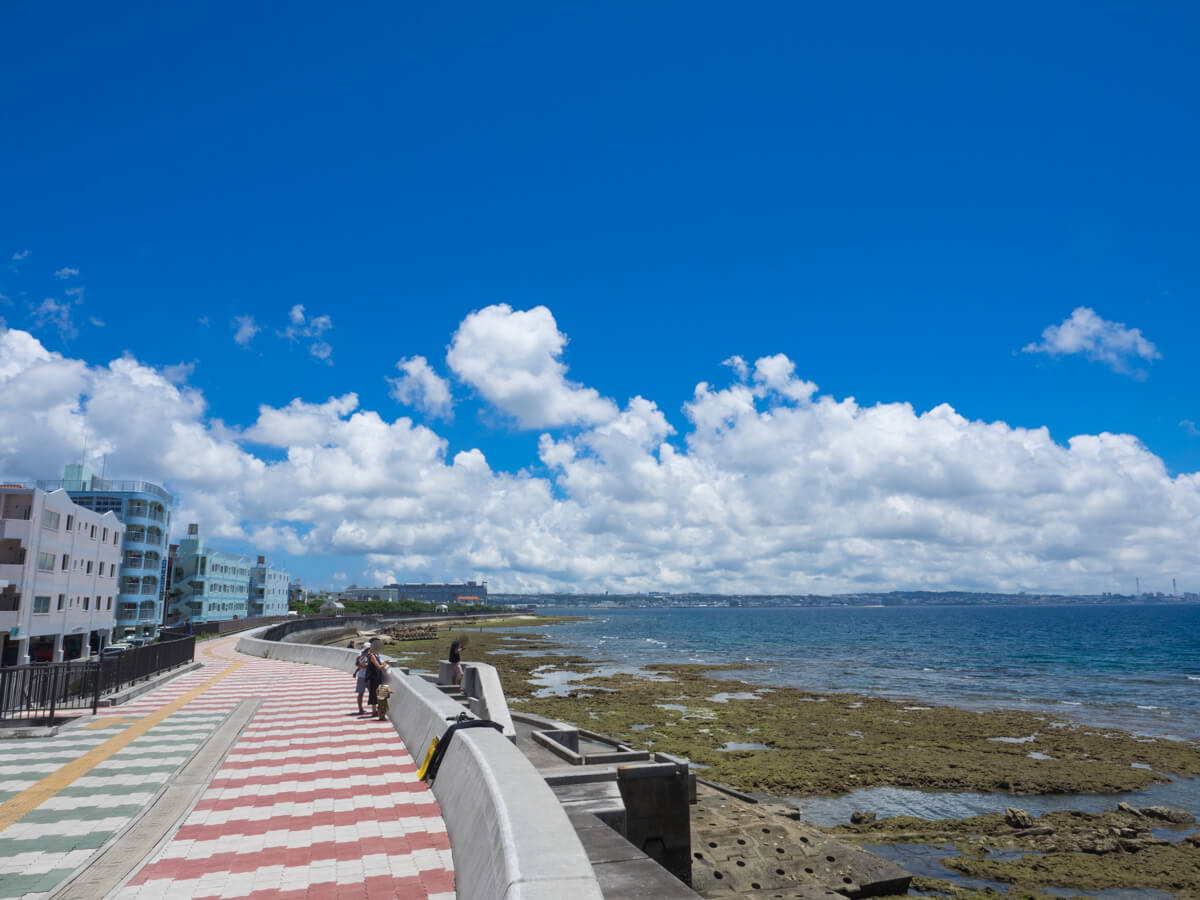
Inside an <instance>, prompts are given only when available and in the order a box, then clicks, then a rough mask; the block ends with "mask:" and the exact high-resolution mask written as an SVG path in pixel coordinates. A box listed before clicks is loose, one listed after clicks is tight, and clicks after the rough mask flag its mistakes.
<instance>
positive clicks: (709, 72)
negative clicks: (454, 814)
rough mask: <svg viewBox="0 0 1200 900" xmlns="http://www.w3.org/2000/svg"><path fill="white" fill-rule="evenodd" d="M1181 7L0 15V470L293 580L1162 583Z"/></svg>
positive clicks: (1187, 230) (1174, 415)
mask: <svg viewBox="0 0 1200 900" xmlns="http://www.w3.org/2000/svg"><path fill="white" fill-rule="evenodd" d="M232 22H236V23H237V27H231V25H230V23H232ZM1197 26H1200V9H1197V8H1194V7H1193V6H1191V5H1186V4H1164V5H1159V6H1156V7H1154V8H1152V9H1120V8H1096V7H1095V6H1094V5H1086V6H1085V5H1083V4H1073V3H1068V4H1064V5H1059V6H1056V7H1054V8H1052V9H1046V8H1040V9H1033V8H1029V9H1027V10H1023V9H1005V10H978V9H968V8H961V9H941V8H940V9H938V10H936V11H935V10H928V11H923V10H921V9H919V8H918V9H913V8H904V9H901V8H893V7H889V6H887V5H879V6H878V7H877V8H875V9H873V10H872V12H871V13H870V14H869V15H864V14H862V13H861V12H855V11H851V10H842V9H838V8H831V9H824V10H813V9H802V8H799V7H795V6H793V5H790V4H765V5H762V6H758V7H754V8H752V9H737V10H736V11H735V10H733V9H732V8H730V7H723V6H718V5H713V4H707V5H706V4H699V5H689V6H687V7H686V8H685V7H678V8H676V7H655V8H645V7H643V6H634V5H624V6H622V5H616V6H613V5H605V6H594V7H592V6H586V5H581V6H576V7H572V8H569V9H567V8H561V9H556V10H554V11H553V13H550V12H548V11H535V10H532V9H513V8H505V9H503V10H501V9H498V8H486V7H480V8H475V9H472V11H471V14H470V15H466V16H463V15H458V14H456V15H453V16H452V15H451V14H450V13H449V12H448V11H444V10H438V9H434V8H428V9H400V8H396V7H394V6H389V5H386V4H368V5H366V6H363V7H355V8H354V9H337V10H333V9H329V8H326V7H323V6H320V5H317V4H298V5H293V6H290V7H289V8H287V9H286V10H274V11H270V12H269V13H268V12H267V11H265V10H264V11H261V12H260V11H254V10H246V9H245V8H244V7H234V6H232V5H223V4H220V3H218V4H217V5H215V6H209V7H206V8H205V9H204V10H202V11H197V10H188V11H184V10H181V9H180V10H176V9H171V8H159V9H155V10H153V11H147V10H133V9H120V8H117V9H110V8H96V7H79V8H77V9H74V10H73V11H71V13H70V14H69V15H65V14H62V13H61V11H52V10H48V9H42V8H39V7H28V8H20V9H6V10H3V11H0V50H3V52H2V53H0V77H3V78H4V79H5V81H6V83H8V84H13V85H18V84H19V85H21V86H22V89H21V90H20V91H16V92H14V94H13V96H12V98H11V101H10V103H9V104H8V105H7V107H6V112H5V120H6V129H5V130H6V137H7V140H5V141H3V142H0V164H2V167H3V171H4V172H5V173H6V174H7V175H8V178H7V180H6V185H5V193H4V197H5V202H4V215H3V216H0V477H7V478H14V479H29V480H37V479H54V478H59V477H61V473H62V470H63V466H64V465H66V464H68V463H80V462H85V463H87V464H89V465H90V466H91V467H92V468H93V469H94V470H95V471H96V472H97V473H100V472H101V471H103V472H104V475H105V477H106V478H109V479H141V480H145V481H149V482H153V483H156V484H161V485H163V486H164V487H165V488H166V489H168V490H169V491H171V492H172V493H173V494H175V495H176V496H177V497H178V500H179V506H178V508H177V510H176V512H175V513H174V515H173V517H172V522H171V527H172V534H171V540H173V541H178V540H179V538H180V537H181V536H182V534H181V529H182V528H184V527H185V526H186V524H187V523H191V522H197V523H200V526H201V529H202V531H203V533H204V534H205V535H206V536H207V537H209V538H211V539H212V540H213V541H214V543H216V544H219V545H220V546H221V547H222V548H226V549H228V550H229V552H231V553H241V554H254V553H265V554H266V555H267V556H268V558H269V560H270V561H272V562H275V563H278V564H279V565H280V566H281V567H282V568H283V569H286V570H287V571H288V572H289V573H290V574H291V575H292V576H293V577H295V578H299V579H301V580H302V581H303V583H304V584H305V585H306V586H309V587H312V588H314V589H318V588H332V589H335V590H337V589H341V588H344V587H346V586H347V585H349V584H352V583H355V584H359V585H383V584H387V583H392V582H396V583H407V582H464V581H470V580H480V581H483V580H486V581H487V582H488V583H489V588H490V590H491V591H492V592H493V593H509V592H511V593H523V592H531V591H550V590H561V589H573V590H578V591H599V592H603V591H604V590H612V591H613V592H622V593H624V592H636V591H649V590H664V591H677V592H678V591H699V592H720V593H791V592H793V591H794V592H797V593H819V594H836V593H851V592H855V591H867V590H872V591H887V590H891V589H925V590H946V589H961V590H984V591H987V590H996V591H1012V592H1018V591H1021V590H1027V591H1030V592H1057V593H1071V594H1074V593H1083V594H1086V593H1103V592H1112V593H1132V592H1133V591H1134V590H1135V587H1134V585H1135V579H1137V578H1140V579H1141V589H1142V590H1144V591H1161V592H1163V593H1170V591H1171V586H1170V584H1171V579H1172V578H1175V579H1176V580H1177V581H1178V585H1179V591H1180V592H1181V593H1182V592H1184V591H1187V590H1196V589H1197V588H1196V585H1198V584H1200V527H1198V525H1197V523H1200V390H1198V389H1197V386H1198V385H1200V354H1198V353H1197V352H1196V339H1197V336H1200V302H1197V299H1198V297H1197V295H1198V293H1200V272H1198V263H1197V260H1196V255H1195V247H1196V246H1197V245H1198V244H1200V240H1198V239H1200V233H1198V231H1200V225H1198V223H1197V219H1196V217H1195V212H1194V211H1195V210H1196V209H1197V208H1200V180H1198V179H1197V177H1196V169H1195V159H1197V158H1200V125H1197V123H1196V120H1195V116H1194V115H1192V114H1191V108H1192V106H1193V105H1194V99H1193V98H1194V97H1195V96H1196V94H1197V93H1198V92H1200V84H1197V82H1198V81H1200V70H1198V69H1197V67H1196V66H1195V63H1194V59H1193V48H1192V46H1191V43H1190V41H1189V40H1188V39H1187V36H1189V35H1191V34H1194V33H1196V29H1197ZM50 59H52V60H53V64H52V65H50V64H48V60H50ZM30 72H38V73H39V75H38V77H37V78H31V77H29V73H30Z"/></svg>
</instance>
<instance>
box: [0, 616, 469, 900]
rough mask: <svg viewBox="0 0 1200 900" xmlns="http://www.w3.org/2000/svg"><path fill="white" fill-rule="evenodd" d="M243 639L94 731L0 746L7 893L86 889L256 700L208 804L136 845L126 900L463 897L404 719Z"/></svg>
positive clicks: (223, 643) (100, 720) (330, 675)
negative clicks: (377, 710)
mask: <svg viewBox="0 0 1200 900" xmlns="http://www.w3.org/2000/svg"><path fill="white" fill-rule="evenodd" d="M236 641H237V638H236V637H230V638H223V639H220V640H215V641H208V642H204V643H203V644H200V645H198V652H197V657H198V658H200V659H201V660H202V661H203V662H204V663H205V665H204V667H203V668H201V669H199V670H197V671H195V672H191V673H189V674H187V675H184V676H181V677H179V678H177V679H175V680H173V681H171V682H168V683H167V684H165V685H164V686H162V687H160V688H158V689H157V690H154V691H152V692H150V693H147V694H145V695H143V696H141V697H139V698H137V699H135V700H134V701H132V702H130V703H128V704H126V705H124V706H121V707H114V708H111V709H107V710H104V711H102V715H100V716H98V717H97V718H96V719H95V720H93V721H92V722H91V723H89V724H88V725H86V726H84V727H82V728H78V729H72V730H70V731H67V732H65V733H63V734H60V735H58V736H57V737H54V738H47V739H30V740H23V741H5V742H0V898H10V897H39V896H46V895H47V894H48V893H49V892H52V891H55V889H56V888H58V887H59V886H60V885H62V884H63V883H64V882H67V881H68V880H69V879H71V876H73V875H74V876H75V877H74V879H72V880H73V882H74V883H75V884H77V885H78V884H79V883H80V882H82V881H85V880H86V879H87V877H88V872H87V869H86V867H87V865H88V864H89V862H92V861H94V860H95V859H97V856H96V854H97V852H98V851H99V850H100V848H102V847H103V846H104V845H105V844H106V843H108V842H109V841H110V840H111V839H113V838H116V837H119V834H120V833H122V832H124V831H125V830H126V829H127V828H128V827H129V826H130V823H131V822H133V820H134V819H135V818H136V817H137V816H138V815H139V814H140V813H141V812H142V811H143V810H144V809H145V808H146V806H147V804H148V803H151V802H152V801H154V800H155V798H156V797H158V796H159V795H160V792H161V791H163V789H164V788H165V787H167V786H168V783H169V782H171V780H172V779H173V778H174V777H175V776H176V773H177V772H178V771H179V769H180V767H181V766H182V765H183V764H184V763H186V762H187V761H188V760H189V758H190V757H191V756H192V754H193V753H194V752H195V751H196V750H197V748H199V747H200V746H201V744H203V742H204V741H205V740H207V739H208V738H209V737H210V735H212V734H213V732H214V730H215V729H217V728H218V726H220V725H221V724H222V723H223V722H225V721H226V719H227V718H229V716H230V713H231V712H232V711H233V710H234V708H235V707H236V706H237V705H238V704H239V703H241V702H242V701H244V700H249V699H253V700H256V701H257V702H258V704H259V705H258V708H257V711H256V712H255V713H254V715H253V717H252V718H251V719H250V721H249V723H248V724H247V725H246V727H245V729H244V730H243V731H242V733H241V735H240V736H239V737H238V738H237V741H236V743H235V745H234V746H233V748H232V749H231V751H230V752H229V755H228V756H227V757H226V759H225V761H224V763H223V764H222V765H221V767H220V769H219V770H218V771H217V772H216V773H215V776H214V777H213V780H212V781H211V783H210V784H209V785H208V787H207V789H205V790H204V791H203V793H202V794H201V795H200V797H199V800H198V801H197V802H196V805H195V808H194V809H192V810H191V811H190V812H187V814H186V818H184V820H183V822H182V824H181V825H180V827H179V829H178V831H176V832H175V833H174V834H173V835H170V834H168V835H166V836H165V837H164V839H163V841H161V842H160V843H159V845H158V846H157V847H155V846H153V845H142V846H141V847H140V848H138V850H137V851H136V852H137V853H140V854H143V855H145V854H147V853H148V854H149V855H148V856H147V858H146V859H144V860H143V862H142V864H140V866H135V874H133V876H132V877H131V878H129V879H128V881H127V883H126V884H125V885H124V886H123V887H122V888H121V889H120V890H119V891H118V892H117V893H116V894H115V895H114V896H116V897H119V898H125V900H128V898H138V900H143V898H152V897H153V898H157V897H162V898H172V900H174V898H181V900H182V898H200V897H251V898H254V900H265V898H272V900H274V898H288V900H291V898H302V897H304V898H308V897H322V898H325V897H329V898H334V897H354V898H364V900H375V898H385V897H386V898H392V897H403V898H409V897H412V898H426V897H428V898H435V900H450V898H453V897H454V873H453V867H452V863H451V856H450V844H449V840H448V838H447V836H446V827H445V823H444V822H443V821H442V818H441V814H440V811H439V809H438V806H437V803H436V801H435V800H434V798H433V795H432V794H431V793H430V792H429V791H428V789H427V788H426V786H425V785H424V784H423V783H422V782H420V781H418V780H417V778H416V768H417V767H416V765H415V764H414V763H413V760H412V758H411V756H410V754H409V753H408V751H407V750H406V748H405V747H404V744H403V742H402V741H401V740H400V738H399V737H398V736H397V735H396V732H395V730H394V729H393V728H392V726H391V724H390V723H386V722H376V721H374V720H370V719H365V718H360V717H358V716H357V715H355V714H354V713H355V701H354V693H353V679H352V678H351V676H350V675H349V674H345V673H339V672H335V671H333V670H330V669H324V668H320V667H317V666H303V665H298V664H294V663H286V662H281V661H278V660H265V659H257V658H252V657H244V656H240V655H239V654H237V653H236V651H235V650H234V646H235V645H236ZM185 811H186V810H181V812H185ZM118 846H119V845H118ZM110 855H111V854H110ZM129 861H130V862H132V860H129ZM80 869H83V871H82V872H80ZM94 896H97V897H99V896H103V894H102V893H99V894H94Z"/></svg>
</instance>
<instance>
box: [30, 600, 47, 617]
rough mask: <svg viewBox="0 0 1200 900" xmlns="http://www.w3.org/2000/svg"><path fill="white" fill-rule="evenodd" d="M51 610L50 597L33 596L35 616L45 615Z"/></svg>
mask: <svg viewBox="0 0 1200 900" xmlns="http://www.w3.org/2000/svg"><path fill="white" fill-rule="evenodd" d="M48 612H50V598H49V597H34V598H33V614H34V615H35V616H41V615H45V614H46V613H48Z"/></svg>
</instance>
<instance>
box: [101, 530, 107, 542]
mask: <svg viewBox="0 0 1200 900" xmlns="http://www.w3.org/2000/svg"><path fill="white" fill-rule="evenodd" d="M103 534H104V537H102V538H100V542H101V543H103V544H107V543H108V529H107V528H105V529H104V532H103Z"/></svg>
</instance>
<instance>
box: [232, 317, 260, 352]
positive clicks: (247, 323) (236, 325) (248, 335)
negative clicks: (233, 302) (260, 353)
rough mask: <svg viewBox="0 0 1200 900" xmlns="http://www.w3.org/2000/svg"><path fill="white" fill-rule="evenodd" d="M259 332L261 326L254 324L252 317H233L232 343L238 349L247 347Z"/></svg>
mask: <svg viewBox="0 0 1200 900" xmlns="http://www.w3.org/2000/svg"><path fill="white" fill-rule="evenodd" d="M260 331H262V326H260V325H256V324H255V322H254V316H235V317H234V319H233V342H234V343H235V344H237V345H238V346H239V347H249V346H250V342H251V341H252V340H254V336H255V335H256V334H258V333H259V332H260Z"/></svg>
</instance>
